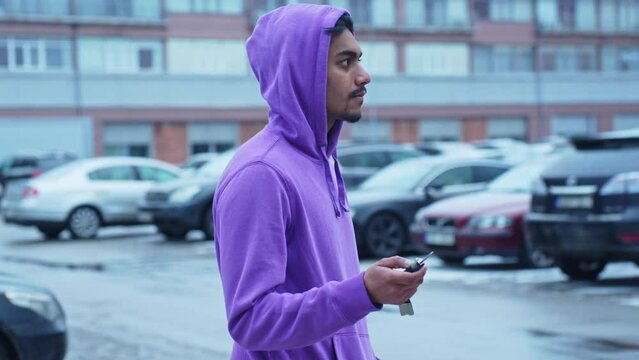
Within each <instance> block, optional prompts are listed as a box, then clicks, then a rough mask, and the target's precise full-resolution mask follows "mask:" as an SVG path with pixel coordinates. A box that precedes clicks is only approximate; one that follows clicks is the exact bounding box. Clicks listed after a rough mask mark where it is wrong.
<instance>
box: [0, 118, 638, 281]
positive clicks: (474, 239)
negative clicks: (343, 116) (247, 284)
mask: <svg viewBox="0 0 639 360" xmlns="http://www.w3.org/2000/svg"><path fill="white" fill-rule="evenodd" d="M506 143H507V142H505V141H494V142H492V143H491V144H493V145H494V146H493V145H490V146H488V145H486V144H483V145H481V146H476V145H477V144H475V145H469V144H465V145H459V144H456V143H452V142H430V143H421V144H417V145H407V144H370V143H357V142H350V143H344V144H340V146H339V147H338V154H339V161H340V166H342V173H343V174H344V177H345V180H346V181H347V182H348V183H349V184H350V187H349V188H348V192H349V195H348V198H349V201H350V208H351V216H352V220H353V224H354V228H355V234H356V239H357V243H358V247H359V249H360V253H361V254H362V255H364V256H372V257H386V256H392V255H395V254H398V253H401V252H402V251H404V250H407V249H414V248H415V247H417V248H419V249H424V250H425V249H434V250H436V252H437V254H438V255H439V256H440V257H441V258H442V259H443V260H444V261H446V262H450V263H458V264H459V263H463V261H464V259H465V258H466V257H468V256H471V255H482V254H494V255H502V256H512V257H517V258H518V259H519V261H520V263H522V264H524V265H528V266H535V267H545V266H550V265H552V264H553V263H554V261H557V264H558V265H559V267H560V268H561V269H562V271H564V272H565V273H566V274H567V275H568V276H569V277H571V278H573V279H595V278H596V277H597V275H598V274H599V273H600V272H601V271H602V269H603V268H604V266H605V264H606V262H607V261H614V260H633V261H636V262H638V263H639V215H637V214H639V207H637V206H636V204H639V185H637V184H639V180H638V179H639V175H638V174H639V168H638V167H637V165H636V164H637V163H636V161H634V160H635V159H637V158H639V130H637V131H635V132H632V131H626V132H623V133H609V134H604V135H600V136H597V137H591V138H582V139H574V141H573V144H574V148H576V151H575V150H571V149H573V146H565V144H564V143H563V142H562V141H557V140H556V139H555V140H554V142H553V143H551V144H550V145H548V146H547V149H546V145H544V149H543V150H535V151H534V152H535V153H536V154H537V155H536V156H532V157H531V159H529V160H528V161H523V160H522V161H518V163H520V165H518V166H515V167H514V168H512V169H511V163H512V162H505V161H503V159H501V160H490V159H486V158H487V157H495V156H494V155H490V156H487V155H486V152H485V153H484V154H483V155H480V154H479V153H480V152H481V151H480V150H479V149H481V148H482V147H484V150H486V149H490V151H493V150H494V149H493V147H494V148H497V147H498V146H497V145H496V144H501V145H504V144H506ZM501 145H500V146H501ZM519 145H520V144H517V146H519ZM427 146H428V147H427ZM473 148H476V150H473ZM504 148H506V146H504ZM426 149H430V150H426ZM434 149H440V150H441V151H440V150H438V151H440V152H436V151H435V150H434ZM453 149H457V150H456V151H454V150H453ZM557 149H561V151H555V150H557ZM429 151H430V152H429ZM235 152H236V149H231V150H228V151H226V152H224V153H222V154H215V155H211V154H207V155H206V156H205V157H206V159H208V160H206V161H205V162H203V163H199V160H201V159H199V160H198V164H197V166H195V165H194V166H193V167H192V169H196V168H197V169H196V170H192V172H193V175H192V176H186V175H185V173H184V171H183V170H180V169H179V168H177V167H175V166H173V165H169V164H166V163H164V162H161V161H158V160H153V159H144V158H119V157H111V158H96V159H82V160H75V161H71V162H69V163H67V164H65V165H61V166H58V167H56V168H55V169H53V170H50V171H48V172H46V173H44V174H42V175H39V176H37V177H35V178H31V179H22V180H18V181H12V183H13V185H12V186H9V187H8V189H7V191H6V194H5V196H4V198H3V200H2V203H1V205H0V210H1V212H2V216H3V217H4V220H5V222H7V223H13V224H19V225H28V226H36V227H37V228H38V229H39V230H40V231H41V232H42V233H43V234H44V235H45V236H46V237H47V238H56V237H57V236H58V235H59V234H60V232H61V231H63V230H64V229H68V230H69V232H70V233H71V235H72V237H75V238H91V237H95V236H96V235H97V232H98V230H99V229H100V228H101V227H103V226H110V225H128V224H155V225H156V226H157V228H158V230H159V231H160V232H161V233H162V234H164V235H166V237H167V238H169V239H175V240H179V239H184V238H185V236H186V234H187V233H188V232H189V231H191V230H200V231H202V232H203V233H204V234H205V236H206V238H208V239H212V238H213V233H214V232H213V224H212V216H211V203H212V199H213V196H214V193H215V188H216V185H217V182H218V180H219V177H220V176H221V174H222V172H223V170H224V168H225V167H226V165H227V164H228V162H229V161H230V160H231V158H232V157H233V156H234V154H235ZM425 152H426V153H425ZM489 153H490V152H489ZM553 153H559V154H557V155H552V154H553ZM478 154H479V155H478ZM548 154H550V155H548ZM541 155H545V156H541ZM535 158H536V159H535ZM193 160H194V161H193V163H195V159H193ZM535 179H537V180H535ZM533 180H535V181H534V182H533ZM531 184H534V185H531ZM14 185H15V186H14Z"/></svg>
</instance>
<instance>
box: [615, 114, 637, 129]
mask: <svg viewBox="0 0 639 360" xmlns="http://www.w3.org/2000/svg"><path fill="white" fill-rule="evenodd" d="M614 129H615V130H630V129H639V114H628V115H617V116H615V118H614Z"/></svg>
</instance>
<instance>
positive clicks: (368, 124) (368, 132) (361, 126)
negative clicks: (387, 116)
mask: <svg viewBox="0 0 639 360" xmlns="http://www.w3.org/2000/svg"><path fill="white" fill-rule="evenodd" d="M344 125H345V127H347V128H348V131H349V133H350V138H351V139H353V140H355V141H391V140H392V138H393V136H392V132H391V122H390V121H388V120H374V119H362V120H361V121H360V122H358V123H357V124H354V125H351V124H347V123H344Z"/></svg>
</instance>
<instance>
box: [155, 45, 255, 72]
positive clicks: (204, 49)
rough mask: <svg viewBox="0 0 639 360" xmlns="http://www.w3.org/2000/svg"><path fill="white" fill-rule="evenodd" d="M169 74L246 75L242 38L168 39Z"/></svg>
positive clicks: (246, 64)
mask: <svg viewBox="0 0 639 360" xmlns="http://www.w3.org/2000/svg"><path fill="white" fill-rule="evenodd" d="M167 53H168V55H167V56H168V62H169V63H168V70H169V72H170V73H172V74H209V75H246V74H248V70H249V66H248V60H247V56H246V49H245V46H244V41H242V40H200V39H197V40H196V39H179V40H169V42H168V44H167Z"/></svg>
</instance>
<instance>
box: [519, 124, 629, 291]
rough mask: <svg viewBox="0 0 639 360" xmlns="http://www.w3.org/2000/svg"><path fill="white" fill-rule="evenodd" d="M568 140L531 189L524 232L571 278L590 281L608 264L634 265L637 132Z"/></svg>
mask: <svg viewBox="0 0 639 360" xmlns="http://www.w3.org/2000/svg"><path fill="white" fill-rule="evenodd" d="M572 142H573V144H574V145H575V148H576V149H577V151H576V152H574V153H570V154H568V155H566V156H564V157H562V158H561V159H560V160H559V161H558V162H556V163H554V164H553V165H552V166H550V167H549V168H548V169H546V170H545V171H544V172H543V173H542V175H541V178H540V179H538V180H537V181H536V182H535V184H534V185H533V197H532V204H531V205H532V206H531V210H530V213H529V214H528V216H527V228H528V230H529V233H530V241H531V242H532V243H531V245H532V246H534V247H537V248H540V249H543V250H545V251H548V252H549V253H551V254H553V255H555V256H556V257H557V259H558V264H559V267H560V268H561V270H562V271H563V272H564V273H565V274H566V275H568V277H569V278H570V279H571V280H595V279H596V278H597V276H598V275H599V273H600V272H601V271H602V270H603V269H604V267H605V265H606V263H607V262H608V261H615V260H631V261H634V262H636V263H638V264H639V161H638V159H639V129H637V130H630V131H624V132H621V131H620V132H610V133H604V134H601V135H599V136H595V137H591V138H579V139H573V140H572Z"/></svg>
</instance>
